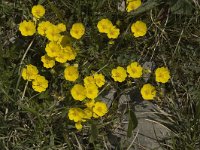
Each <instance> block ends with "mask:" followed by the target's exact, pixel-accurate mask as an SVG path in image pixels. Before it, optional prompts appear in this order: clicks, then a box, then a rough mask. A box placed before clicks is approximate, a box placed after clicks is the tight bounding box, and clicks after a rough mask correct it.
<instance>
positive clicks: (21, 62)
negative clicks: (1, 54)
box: [14, 38, 35, 95]
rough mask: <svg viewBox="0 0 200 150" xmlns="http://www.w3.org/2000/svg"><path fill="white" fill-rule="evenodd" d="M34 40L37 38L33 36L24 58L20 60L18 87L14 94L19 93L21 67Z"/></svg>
mask: <svg viewBox="0 0 200 150" xmlns="http://www.w3.org/2000/svg"><path fill="white" fill-rule="evenodd" d="M34 40H35V38H33V39H32V41H31V42H30V44H29V45H28V47H27V49H26V51H25V53H24V55H23V57H22V59H21V61H20V64H19V70H18V74H19V78H18V80H17V84H16V87H15V94H14V95H16V93H17V89H18V87H19V83H20V80H21V68H22V64H23V61H24V59H25V57H26V55H27V53H28V51H29V50H30V48H31V46H32V44H33V42H34Z"/></svg>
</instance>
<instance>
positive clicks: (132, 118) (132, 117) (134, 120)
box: [127, 109, 138, 137]
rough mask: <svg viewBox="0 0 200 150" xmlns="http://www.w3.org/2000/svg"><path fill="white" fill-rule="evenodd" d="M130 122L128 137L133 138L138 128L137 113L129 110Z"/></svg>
mask: <svg viewBox="0 0 200 150" xmlns="http://www.w3.org/2000/svg"><path fill="white" fill-rule="evenodd" d="M128 113H129V116H128V117H129V122H128V131H127V137H131V135H132V131H133V130H134V129H135V128H136V127H137V125H138V120H137V118H136V115H135V113H134V112H133V111H132V110H130V109H129V112H128Z"/></svg>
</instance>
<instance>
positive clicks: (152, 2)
mask: <svg viewBox="0 0 200 150" xmlns="http://www.w3.org/2000/svg"><path fill="white" fill-rule="evenodd" d="M160 4H161V2H160V0H148V1H147V2H146V3H144V4H142V6H141V7H139V8H138V9H137V10H135V11H133V12H131V13H129V15H130V17H131V18H132V17H135V16H137V15H139V14H141V13H144V12H147V11H149V10H151V9H153V8H155V7H157V6H158V5H160Z"/></svg>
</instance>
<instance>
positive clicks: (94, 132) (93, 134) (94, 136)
mask: <svg viewBox="0 0 200 150" xmlns="http://www.w3.org/2000/svg"><path fill="white" fill-rule="evenodd" d="M97 137H98V129H97V126H96V124H95V123H94V122H93V121H92V122H91V136H90V143H93V142H94V141H95V140H96V139H97Z"/></svg>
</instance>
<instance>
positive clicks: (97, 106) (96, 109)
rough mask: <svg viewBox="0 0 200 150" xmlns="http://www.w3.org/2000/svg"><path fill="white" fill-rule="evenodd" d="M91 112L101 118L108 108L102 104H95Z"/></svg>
mask: <svg viewBox="0 0 200 150" xmlns="http://www.w3.org/2000/svg"><path fill="white" fill-rule="evenodd" d="M93 112H94V113H95V114H96V115H97V116H100V117H102V116H104V115H105V114H106V113H107V112H108V107H107V105H106V104H105V103H104V102H96V103H95V105H94V107H93ZM94 116H95V115H94Z"/></svg>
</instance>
